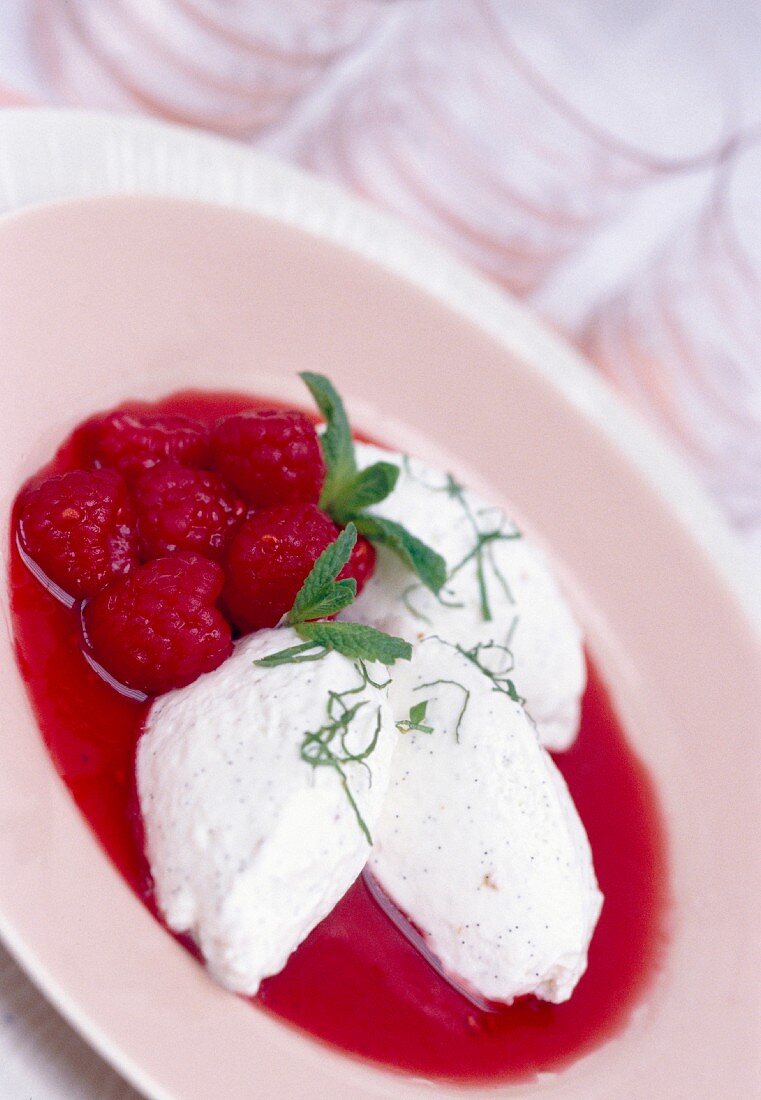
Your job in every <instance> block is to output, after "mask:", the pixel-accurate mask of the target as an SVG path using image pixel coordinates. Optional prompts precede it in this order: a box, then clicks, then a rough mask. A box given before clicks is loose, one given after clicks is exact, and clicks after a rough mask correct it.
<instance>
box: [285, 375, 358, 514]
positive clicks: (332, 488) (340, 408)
mask: <svg viewBox="0 0 761 1100" xmlns="http://www.w3.org/2000/svg"><path fill="white" fill-rule="evenodd" d="M299 377H300V378H301V380H302V381H303V382H304V383H305V385H306V386H307V388H308V389H309V392H310V393H311V395H312V397H313V398H314V399H315V401H316V403H317V407H318V409H319V410H320V412H321V413H322V415H323V417H324V418H325V424H326V428H325V431H324V432H323V434H322V435H321V437H320V445H321V447H322V454H323V457H324V459H325V469H326V473H325V484H324V485H323V487H322V494H321V495H320V507H321V508H322V509H323V510H324V511H326V512H329V511H330V506H331V504H332V502H333V500H334V499H335V498H336V497H337V496H338V495H339V494H340V492H341V490H342V488H343V487H344V486H345V485H346V484H347V483H348V482H349V481H351V479H352V478H353V477H354V475H355V474H356V472H357V463H356V460H355V458H354V440H353V439H352V436H351V428H350V427H349V419H348V417H347V415H346V409H345V408H344V403H343V401H342V400H341V398H340V396H339V394H338V392H337V391H336V389H335V387H334V386H333V383H332V382H330V381H329V379H327V378H326V377H325V375H324V374H315V373H313V372H312V371H302V372H301V374H300V376H299Z"/></svg>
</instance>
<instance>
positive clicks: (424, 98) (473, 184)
mask: <svg viewBox="0 0 761 1100" xmlns="http://www.w3.org/2000/svg"><path fill="white" fill-rule="evenodd" d="M760 60H761V7H760V6H759V5H758V3H757V0H726V2H725V3H722V4H717V3H716V2H715V0H713V2H709V0H298V2H294V3H291V4H284V3H282V2H281V0H2V3H1V4H0V109H2V105H3V104H5V105H10V104H13V105H16V104H19V103H28V104H31V105H34V104H42V103H45V104H61V105H69V106H85V107H100V108H105V109H107V110H113V111H118V112H127V113H141V114H147V115H152V116H155V117H159V118H164V119H168V120H171V121H174V122H178V123H181V124H184V125H189V126H196V127H200V128H202V129H206V130H210V131H214V132H216V133H219V134H222V135H224V136H227V137H230V138H233V139H236V140H239V141H241V142H244V143H247V144H249V145H251V146H253V147H255V148H257V149H260V150H262V151H265V152H268V153H270V154H273V155H275V156H278V157H281V158H284V159H286V160H288V161H290V162H292V163H295V164H298V165H301V166H303V167H305V168H308V169H309V170H311V171H313V172H316V173H318V174H319V175H322V176H326V177H329V178H331V179H333V180H336V181H338V182H340V183H342V184H343V185H344V186H346V187H347V188H349V189H350V190H352V191H353V192H355V193H358V194H360V195H362V196H364V197H366V198H368V199H370V200H372V201H373V202H375V203H377V204H379V205H381V206H383V207H385V208H386V209H388V210H391V211H394V212H396V213H397V214H398V215H399V216H401V217H402V218H403V219H404V220H406V221H407V222H409V223H411V224H413V225H415V226H417V227H419V228H421V229H423V230H424V231H426V232H427V233H429V234H430V235H432V236H434V237H436V238H437V239H438V240H440V241H442V242H444V243H446V244H447V245H448V246H449V247H450V248H451V249H452V250H453V251H454V252H456V253H458V254H459V255H460V256H462V257H464V258H465V259H467V260H468V261H469V262H471V263H472V264H474V265H475V266H476V267H478V268H479V269H480V270H481V271H483V272H484V273H485V274H486V275H487V276H489V277H490V278H491V279H493V280H495V281H496V282H497V283H499V284H500V285H502V286H503V287H504V288H505V289H507V290H509V291H511V292H512V293H514V294H516V295H518V296H519V297H521V298H523V299H526V300H528V301H529V302H530V303H531V304H532V305H533V306H534V307H535V308H536V309H537V310H538V311H539V312H540V313H541V314H542V315H543V316H544V317H545V318H546V319H547V320H548V322H549V323H551V324H552V325H554V326H555V327H556V328H558V329H559V330H561V331H563V332H564V333H565V334H566V335H567V336H568V337H569V338H570V339H571V340H573V341H574V342H576V343H577V345H578V346H579V347H581V349H582V350H584V351H585V352H586V354H587V355H588V356H589V357H590V358H591V360H592V361H593V362H594V363H595V364H596V365H597V366H598V367H599V369H600V370H601V371H602V372H604V374H605V375H606V376H607V377H608V378H609V379H610V380H611V382H612V383H613V384H614V385H615V386H616V387H617V388H618V389H619V391H620V392H622V393H623V394H624V395H625V396H626V398H627V399H628V400H630V401H631V402H632V403H633V404H634V405H635V406H636V407H637V408H639V410H640V411H642V412H643V413H644V414H645V416H646V417H648V418H649V419H650V420H651V421H652V422H654V423H655V424H656V425H657V426H658V427H659V428H660V429H661V431H662V432H663V433H664V434H665V435H666V436H667V437H668V438H669V439H670V440H671V442H672V444H673V445H675V446H676V447H677V448H678V449H679V450H680V451H681V452H682V453H683V454H684V455H685V456H686V457H687V458H688V459H689V461H690V462H691V463H692V464H693V467H694V469H695V470H696V472H697V473H698V475H699V477H700V478H701V479H702V481H703V483H704V485H705V486H706V488H707V489H708V491H709V492H710V493H711V494H712V496H713V497H714V499H715V500H716V502H717V503H718V504H719V506H720V507H721V508H722V509H723V511H724V512H725V514H726V515H727V517H728V518H729V520H730V522H731V523H732V524H733V525H734V526H735V528H736V529H737V530H738V532H739V533H740V534H741V535H742V536H743V538H745V539H746V541H747V544H748V546H749V548H750V550H751V553H753V554H754V555H755V557H756V561H757V562H758V564H759V567H761V64H759V61H760ZM130 1095H134V1094H133V1093H132V1092H131V1090H129V1089H128V1088H127V1087H126V1086H124V1085H122V1084H121V1083H120V1082H119V1081H118V1079H117V1078H116V1076H115V1075H114V1074H112V1073H111V1071H110V1070H108V1069H106V1068H105V1067H104V1066H103V1064H102V1063H100V1062H99V1061H98V1059H97V1058H96V1057H95V1056H94V1055H92V1054H90V1052H89V1051H88V1050H87V1048H86V1047H85V1045H84V1044H83V1043H81V1041H80V1040H78V1039H76V1038H75V1037H74V1036H73V1034H72V1033H70V1032H69V1031H68V1029H67V1028H66V1027H65V1025H63V1024H62V1023H61V1022H60V1021H59V1020H58V1017H57V1016H56V1015H55V1013H54V1012H53V1010H52V1009H50V1008H48V1007H47V1005H46V1003H45V1002H44V1001H43V1000H42V999H41V998H40V997H39V995H38V994H36V993H35V991H34V990H33V988H32V987H31V985H29V983H28V982H26V979H23V978H22V977H21V976H20V973H19V972H18V971H17V969H16V968H15V967H14V965H13V964H12V963H11V962H10V960H9V959H8V958H7V957H5V956H3V955H2V954H0V1097H14V1098H15V1097H22V1096H30V1097H33V1098H35V1100H37V1098H44V1100H48V1098H55V1100H57V1098H58V1097H61V1098H68V1097H95V1096H97V1097H111V1096H113V1097H115V1098H121V1097H127V1096H130Z"/></svg>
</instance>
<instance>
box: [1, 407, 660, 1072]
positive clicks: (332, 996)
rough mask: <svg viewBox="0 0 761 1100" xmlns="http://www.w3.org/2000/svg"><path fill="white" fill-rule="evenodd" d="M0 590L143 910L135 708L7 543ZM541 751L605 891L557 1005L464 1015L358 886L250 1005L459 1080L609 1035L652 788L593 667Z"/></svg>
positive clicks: (637, 966) (92, 817)
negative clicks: (547, 752)
mask: <svg viewBox="0 0 761 1100" xmlns="http://www.w3.org/2000/svg"><path fill="white" fill-rule="evenodd" d="M256 404H257V402H256V400H255V399H252V398H250V397H242V396H237V395H230V394H221V395H218V394H213V395H212V394H197V393H185V394H177V395H174V396H172V397H170V398H167V399H166V400H163V401H161V402H159V403H158V404H157V406H156V407H158V408H161V409H163V410H165V411H173V412H185V413H188V414H190V415H193V416H196V417H198V418H199V419H203V420H206V421H213V420H214V419H216V418H217V417H218V416H220V415H223V414H225V413H228V412H234V411H238V410H240V409H241V408H245V407H248V408H250V407H252V406H253V405H256ZM259 404H260V405H261V404H264V402H260V403H259ZM267 404H268V405H270V406H271V404H272V403H271V402H267ZM77 450H78V449H77V444H76V440H74V441H71V440H70V441H68V442H67V443H66V444H65V445H64V446H63V447H62V448H61V450H60V451H59V453H58V454H57V456H56V458H55V460H54V462H53V463H52V464H51V465H50V466H49V467H48V468H47V469H46V470H45V471H44V472H45V473H50V472H61V471H63V470H65V469H70V468H71V467H72V466H75V465H77V464H78V454H77ZM10 584H11V595H12V608H13V617H14V628H15V636H16V651H17V655H18V662H19V667H20V669H21V672H22V675H23V677H24V679H25V681H26V685H27V690H28V692H29V695H30V697H31V700H32V703H33V705H34V709H35V712H36V714H37V719H38V722H39V725H40V729H41V731H42V735H43V737H44V740H45V743H46V745H47V747H48V749H49V751H50V754H51V756H52V758H53V761H54V763H55V766H56V768H57V770H58V772H59V774H60V775H61V778H62V779H63V781H64V782H65V783H66V785H67V787H68V788H69V790H70V792H71V794H72V796H73V798H74V800H75V801H76V803H77V805H78V806H79V808H80V810H81V811H82V813H83V814H84V816H85V817H86V818H87V820H88V822H89V823H90V826H91V828H92V829H93V831H94V832H95V834H96V835H97V837H98V839H99V840H100V842H101V844H102V845H103V847H104V849H105V850H106V852H107V853H108V855H109V856H110V858H111V860H112V861H113V863H114V864H115V865H116V867H117V868H118V869H119V871H120V872H121V874H122V875H123V876H124V878H125V879H126V880H127V881H128V882H129V884H130V885H131V886H132V888H133V889H134V890H135V892H136V893H137V894H138V895H139V897H140V898H141V899H142V900H143V901H144V902H145V904H146V905H147V906H148V907H149V908H150V909H151V911H152V912H154V913H155V906H154V904H153V899H152V892H151V883H150V875H149V873H148V868H147V865H146V861H145V858H144V855H143V851H142V846H141V841H140V823H139V818H138V815H137V812H136V805H135V796H134V790H133V776H134V753H135V745H136V741H137V737H138V735H139V731H140V726H141V722H142V718H143V714H144V709H145V708H144V706H143V705H140V704H137V703H135V702H132V701H130V700H128V699H126V698H123V697H122V696H120V695H118V694H117V693H116V692H115V691H113V690H112V689H111V688H110V687H108V686H107V685H106V684H105V683H104V682H103V681H102V680H101V679H100V678H99V677H98V675H97V674H96V673H95V672H94V671H93V670H92V669H91V668H90V667H89V665H88V664H87V663H86V661H85V660H84V658H83V657H82V655H81V652H80V649H79V644H78V635H77V628H76V622H75V617H74V616H73V614H72V613H71V612H70V611H67V610H66V609H65V608H64V607H63V606H62V605H61V604H60V603H58V602H57V601H56V600H55V599H54V598H53V597H52V596H50V595H49V594H48V593H47V592H46V591H45V590H44V589H43V587H42V586H41V585H40V584H39V583H38V582H37V581H36V580H35V579H34V578H33V577H32V575H31V574H30V573H29V572H28V570H27V569H26V567H25V566H24V564H23V562H22V561H21V559H20V557H19V555H18V553H17V551H16V548H15V544H14V545H13V547H12V553H11V567H10ZM556 760H557V763H558V765H559V767H560V769H561V771H562V773H563V775H564V776H565V778H566V781H567V783H568V785H569V787H570V790H571V793H572V795H573V797H574V800H575V802H576V805H577V807H578V809H579V813H580V814H581V817H582V819H583V821H584V824H585V826H586V828H587V832H588V834H589V839H590V842H591V844H592V850H593V852H594V861H595V868H596V871H597V876H598V879H599V882H600V886H601V888H602V890H603V892H604V894H605V905H604V907H603V911H602V916H601V918H600V922H599V925H598V927H597V931H596V933H595V936H594V939H593V941H592V946H591V950H590V956H589V969H588V970H587V973H586V974H585V975H584V977H583V978H582V980H581V982H580V984H579V986H578V988H577V990H576V992H575V994H574V996H573V998H572V999H571V1000H570V1001H569V1002H568V1003H566V1004H564V1005H550V1004H546V1003H544V1002H541V1001H538V1000H535V999H534V998H532V997H528V998H524V999H522V1000H521V1001H519V1002H516V1004H514V1005H513V1006H511V1007H510V1008H506V1009H503V1010H501V1011H499V1012H497V1013H482V1012H479V1011H478V1010H476V1009H474V1008H473V1006H472V1005H470V1004H469V1003H468V1002H467V1001H465V1000H464V999H463V998H462V997H461V996H460V995H459V994H457V993H456V992H455V991H454V990H453V989H452V988H451V987H450V986H449V985H447V983H446V982H444V981H443V980H442V979H441V978H440V977H439V976H438V975H437V974H436V973H435V972H434V971H433V970H432V969H431V968H430V967H429V966H428V964H427V963H426V962H425V961H424V960H423V959H422V958H421V957H420V955H419V954H418V953H417V952H416V951H415V949H414V948H413V947H412V946H411V945H410V944H409V943H408V942H407V941H406V940H405V939H404V938H403V937H402V936H401V934H400V933H399V932H398V931H397V930H396V928H395V927H394V926H393V925H392V924H391V922H390V921H389V919H388V918H387V917H386V916H385V914H384V913H382V912H381V910H380V909H379V908H378V907H377V906H376V904H375V902H374V901H373V900H372V899H371V898H370V896H369V894H368V893H367V891H366V889H365V887H364V886H363V885H362V883H361V882H359V883H357V884H356V885H355V886H354V887H352V889H351V890H349V892H348V894H346V896H345V897H344V898H343V900H342V901H341V902H340V903H339V905H338V906H337V907H336V908H335V909H334V911H333V912H332V913H331V914H330V916H329V917H327V919H326V920H324V921H323V922H322V924H321V925H320V926H319V927H318V928H317V929H315V931H314V932H313V933H312V935H311V936H310V937H309V938H308V939H307V940H306V941H305V943H303V944H302V945H301V947H299V948H298V950H297V951H296V952H295V953H294V954H293V956H292V957H291V959H290V961H289V962H288V965H287V966H286V968H285V970H284V971H283V972H282V973H280V974H278V975H276V976H275V977H274V978H270V979H268V980H267V981H265V982H264V983H263V984H262V988H261V991H260V993H259V995H258V997H257V998H256V1002H257V1003H258V1004H259V1005H262V1006H265V1007H266V1009H267V1010H268V1011H270V1012H272V1013H273V1014H275V1015H276V1016H279V1017H280V1018H282V1019H284V1020H287V1021H288V1022H289V1023H291V1024H294V1025H296V1026H297V1027H299V1028H302V1029H304V1030H305V1031H307V1032H309V1033H311V1034H312V1035H314V1036H317V1037H318V1038H320V1039H322V1040H324V1041H326V1042H328V1043H331V1044H333V1045H335V1046H337V1047H339V1048H341V1049H343V1050H344V1051H347V1052H349V1053H351V1054H355V1055H360V1056H362V1057H365V1058H368V1059H372V1060H373V1061H376V1062H379V1063H382V1064H384V1065H386V1066H390V1067H392V1068H396V1069H400V1070H405V1071H409V1072H411V1073H414V1074H417V1075H424V1076H429V1077H438V1078H448V1079H456V1080H460V1081H470V1082H473V1083H476V1082H481V1083H483V1082H487V1081H508V1080H511V1081H514V1080H520V1079H526V1078H530V1077H531V1076H533V1075H534V1074H536V1073H538V1072H541V1071H547V1070H556V1069H558V1068H559V1067H562V1066H563V1065H566V1064H567V1063H568V1062H570V1061H573V1060H574V1059H575V1058H578V1057H579V1056H580V1055H582V1054H583V1053H585V1052H586V1051H588V1050H589V1049H590V1048H593V1047H595V1046H597V1045H599V1044H600V1043H601V1042H603V1041H604V1040H605V1039H607V1038H609V1037H610V1036H611V1035H612V1034H614V1033H615V1032H616V1031H617V1030H618V1029H619V1028H620V1027H622V1026H623V1025H624V1024H625V1023H626V1021H627V1019H628V1018H629V1016H630V1013H631V1011H632V1009H633V1007H634V1006H635V1005H636V1003H637V1001H638V999H639V998H640V997H641V996H642V994H643V992H644V991H645V989H646V987H647V985H648V983H649V981H650V979H651V978H652V976H653V974H654V972H655V971H656V969H657V967H658V963H659V960H660V957H661V954H662V951H663V948H664V944H665V933H664V923H665V922H664V917H665V910H666V904H667V880H666V859H665V845H664V837H663V829H662V824H661V816H660V811H659V808H658V804H657V800H656V797H655V792H654V790H653V786H652V783H651V781H650V779H649V777H648V775H647V773H646V772H645V770H644V769H643V768H642V766H641V765H640V764H639V763H638V761H637V760H636V758H635V757H634V755H633V754H632V752H631V751H630V749H629V748H628V746H627V743H626V738H625V736H624V733H623V731H622V729H621V726H620V724H619V722H618V720H617V718H616V715H615V712H614V710H613V708H612V706H611V703H610V700H609V698H608V695H607V693H606V690H605V687H604V685H603V684H602V682H601V680H600V677H599V676H598V675H597V673H596V671H595V669H594V667H592V668H590V679H589V687H588V689H587V692H586V695H585V697H584V703H583V714H582V727H581V733H580V736H579V739H578V741H577V743H576V744H575V745H574V747H573V748H572V749H571V750H570V751H569V752H567V753H563V754H560V755H558V757H557V758H556Z"/></svg>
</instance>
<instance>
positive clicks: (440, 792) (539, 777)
mask: <svg viewBox="0 0 761 1100" xmlns="http://www.w3.org/2000/svg"><path fill="white" fill-rule="evenodd" d="M488 655H489V654H488V651H486V652H484V651H482V653H481V654H479V655H478V656H479V657H481V656H483V658H484V663H485V661H486V658H487V657H488ZM508 690H509V689H508ZM390 700H391V704H392V708H393V710H394V717H395V718H396V720H397V722H402V723H403V722H404V721H405V720H407V721H409V718H410V713H411V712H413V716H414V717H415V718H417V719H418V725H424V726H425V727H430V732H425V731H420V730H415V729H410V730H409V731H408V732H403V733H401V734H400V737H399V741H398V744H397V748H396V751H395V754H394V760H393V768H392V775H391V782H390V786H389V789H388V793H387V795H386V800H385V804H384V808H383V813H382V815H381V819H380V821H379V823H378V825H377V826H376V830H375V846H374V848H373V851H372V855H371V858H370V870H371V872H372V874H373V875H374V876H375V878H376V879H377V881H378V883H379V884H380V886H381V887H382V889H383V890H384V891H385V893H386V894H387V895H388V896H389V897H390V898H391V900H392V901H393V902H394V903H395V904H396V905H397V906H398V908H399V909H401V910H402V912H403V913H405V914H406V915H407V916H408V917H409V918H410V919H411V921H412V922H413V924H414V925H415V926H416V927H417V928H418V929H419V930H420V931H421V933H422V934H423V936H424V938H425V940H426V943H427V945H428V947H429V948H430V949H431V950H432V951H433V953H434V954H435V955H436V957H437V958H438V959H439V961H440V962H441V965H442V967H443V969H444V970H445V972H447V973H448V974H450V975H451V977H452V978H453V979H455V980H456V981H457V982H459V983H460V984H462V985H464V986H465V987H466V988H469V989H471V990H473V991H475V992H477V993H478V994H480V995H481V996H482V997H484V998H486V999H488V1000H494V1001H500V1002H505V1003H509V1002H511V1001H512V1000H513V999H514V998H515V997H519V996H521V995H523V994H529V993H533V994H535V995H536V996H537V997H540V998H542V999H544V1000H548V1001H555V1002H560V1001H565V1000H567V999H568V998H569V997H570V996H571V994H572V992H573V990H574V987H575V986H576V984H577V982H578V981H579V978H580V977H581V975H582V974H583V973H584V970H585V968H586V964H587V948H588V946H589V943H590V940H591V938H592V934H593V932H594V929H595V925H596V922H597V918H598V916H599V913H600V907H601V904H602V895H601V893H600V891H599V888H598V886H597V881H596V878H595V873H594V868H593V865H592V856H591V852H590V848H589V843H588V840H587V837H586V833H585V831H584V827H583V825H582V823H581V821H580V819H579V816H578V814H577V812H576V808H575V807H574V804H573V801H572V800H571V796H570V794H569V792H568V789H567V787H566V785H565V782H564V780H563V778H562V777H561V775H560V773H559V772H558V770H557V768H556V767H555V765H554V763H553V761H552V759H551V758H550V756H549V754H548V753H547V752H546V751H545V750H544V749H543V748H542V747H541V745H540V744H539V741H538V739H537V736H536V731H535V729H534V727H533V725H532V724H531V722H530V721H529V719H528V718H527V716H526V714H525V712H524V710H523V708H522V707H521V706H520V705H519V704H518V703H516V702H515V701H514V700H513V699H511V698H510V695H509V694H508V693H507V691H506V689H505V685H504V684H503V683H501V682H500V681H499V680H496V681H495V680H494V679H493V678H491V677H490V676H488V675H486V674H485V673H484V672H482V671H481V670H480V669H479V667H478V666H477V664H476V663H474V661H473V660H472V658H469V657H467V656H465V655H464V654H463V653H462V652H460V651H459V650H458V649H457V648H456V646H455V645H453V644H451V643H448V642H445V641H442V640H440V639H437V638H428V639H426V640H424V641H421V642H419V643H418V645H417V646H416V648H415V652H414V656H413V660H412V663H411V665H405V666H401V665H400V666H398V667H397V669H395V676H394V682H393V686H392V688H391V694H390ZM423 702H425V703H426V707H425V716H424V718H422V719H421V718H420V717H419V713H418V712H415V711H413V708H414V707H415V706H416V705H418V706H419V704H421V703H423Z"/></svg>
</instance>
